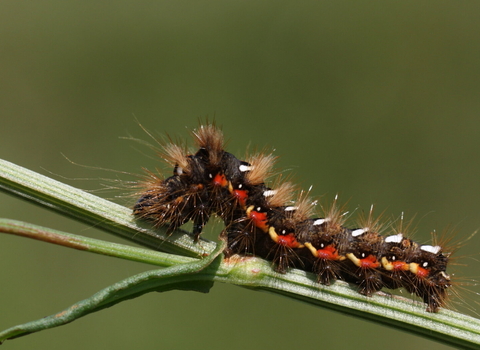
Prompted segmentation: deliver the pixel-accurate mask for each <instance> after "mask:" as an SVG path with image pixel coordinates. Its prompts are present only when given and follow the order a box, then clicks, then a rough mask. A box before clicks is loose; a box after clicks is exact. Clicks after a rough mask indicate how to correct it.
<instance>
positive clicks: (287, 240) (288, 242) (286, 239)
mask: <svg viewBox="0 0 480 350" xmlns="http://www.w3.org/2000/svg"><path fill="white" fill-rule="evenodd" d="M277 243H278V244H280V245H283V246H286V247H289V248H298V246H299V245H300V244H299V243H298V241H297V240H296V239H295V236H294V235H293V234H292V233H290V234H288V235H285V236H280V235H279V236H278V241H277Z"/></svg>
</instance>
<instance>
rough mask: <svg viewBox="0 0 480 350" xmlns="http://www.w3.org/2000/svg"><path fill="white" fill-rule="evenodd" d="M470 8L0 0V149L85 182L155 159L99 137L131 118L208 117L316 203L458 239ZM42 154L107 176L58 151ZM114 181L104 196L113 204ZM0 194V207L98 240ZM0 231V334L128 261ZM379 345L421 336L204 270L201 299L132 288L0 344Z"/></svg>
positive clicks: (473, 72)
mask: <svg viewBox="0 0 480 350" xmlns="http://www.w3.org/2000/svg"><path fill="white" fill-rule="evenodd" d="M479 10H480V4H479V3H478V2H462V3H458V2H448V1H440V2H439V1H425V2H421V3H418V2H413V1H402V2H389V3H385V2H380V1H371V2H355V1H343V2H327V1H315V2H314V1H307V2H302V3H298V2H291V1H262V2H256V1H242V2H240V1H238V2H232V1H229V2H226V1H175V2H171V1H156V2H147V1H139V2H133V1H122V2H117V3H112V2H106V1H96V2H74V3H71V2H61V1H42V2H26V1H15V2H12V1H10V2H2V3H1V4H0V35H1V38H2V40H1V42H0V49H1V53H2V54H1V55H0V66H1V67H2V69H1V70H0V74H1V75H0V96H1V97H0V118H1V125H2V127H1V130H2V140H1V147H0V158H4V159H7V160H9V161H12V162H14V163H17V164H19V165H22V166H25V167H27V168H30V169H32V170H35V171H40V172H43V173H45V174H48V175H49V176H52V173H53V174H54V175H53V176H54V177H57V178H58V179H61V180H62V181H65V182H68V183H70V184H72V185H74V186H77V187H80V188H84V189H91V190H96V189H101V188H102V185H101V184H102V183H103V182H104V181H102V180H101V178H119V179H122V180H128V179H135V177H134V176H130V175H128V173H131V174H136V173H139V172H141V168H142V167H147V168H150V169H154V168H155V167H158V168H160V169H162V168H163V165H162V164H161V163H159V162H158V161H157V160H156V159H155V155H154V154H153V152H151V150H149V149H148V148H145V147H142V146H141V145H140V144H138V143H134V142H129V141H125V140H122V139H119V136H128V135H133V136H134V137H138V138H141V139H145V140H147V139H148V136H147V135H145V133H144V132H143V131H142V130H141V128H140V127H139V126H138V124H137V122H136V121H135V117H136V118H137V119H138V120H139V121H140V123H141V124H142V125H144V126H145V127H146V128H147V129H148V130H151V131H155V132H158V133H159V134H165V133H168V134H169V135H171V136H172V137H173V138H176V137H179V138H181V139H184V138H188V130H191V129H192V128H193V127H195V126H196V125H197V123H198V121H197V120H198V118H203V119H205V118H206V117H207V116H209V117H210V118H212V117H215V118H216V120H217V121H218V123H219V124H221V125H223V127H224V131H225V133H226V135H227V138H229V139H230V141H229V144H228V149H229V150H230V151H231V152H233V153H235V154H237V155H239V156H240V155H241V154H244V152H245V148H246V146H247V145H250V149H264V148H265V149H267V150H272V149H275V154H276V155H279V156H280V157H281V158H280V160H279V164H278V168H279V169H290V170H288V171H285V172H283V174H284V175H285V176H289V177H293V179H294V180H295V181H298V182H299V183H300V184H301V186H302V187H303V188H308V187H309V186H310V184H313V185H314V188H313V192H312V194H313V195H315V196H318V197H321V196H323V195H324V196H323V197H321V198H320V200H321V201H322V200H324V201H326V202H328V201H330V200H331V199H332V198H333V196H334V195H335V194H336V193H339V194H340V198H343V200H344V201H345V202H347V201H348V202H349V204H348V207H349V208H350V209H351V210H352V211H354V210H355V209H356V208H358V209H357V211H358V210H368V208H369V206H370V204H371V203H375V204H376V206H377V208H378V212H382V211H385V214H384V215H385V219H386V220H387V221H388V220H394V219H395V218H398V217H399V215H400V213H401V212H402V211H405V213H406V214H405V215H406V216H407V217H413V216H415V215H416V220H415V224H416V228H417V229H416V231H417V232H416V234H415V238H416V239H418V240H420V241H427V240H428V239H429V232H430V230H432V229H437V230H439V231H440V232H441V231H442V230H443V229H444V228H445V227H449V225H451V226H450V227H452V228H453V229H454V230H456V231H457V232H458V237H459V238H464V237H467V236H469V235H470V234H471V233H472V232H474V231H475V230H476V229H477V228H478V227H480V225H479V222H480V219H479V215H478V211H479V208H480V203H479V202H480V199H479V198H480V197H479V196H478V193H479V186H480V185H479V181H478V178H479V176H480V165H479V163H478V153H479V150H480V138H479V137H478V135H479V129H480V118H479V117H478V114H479V111H480V98H479V94H480V79H479V78H480V65H479V64H478V62H480V40H479V36H480V35H479V33H480V22H479V21H478V13H479ZM134 116H135V117H134ZM62 153H63V154H65V155H66V156H67V157H68V158H69V159H71V160H72V161H74V162H76V163H79V164H83V165H88V166H94V167H99V168H100V167H101V168H107V169H114V170H116V171H119V172H125V173H124V174H122V173H115V172H106V171H102V170H99V169H98V170H94V169H90V168H87V167H82V166H78V165H74V164H72V163H70V162H68V161H67V160H66V159H65V158H64V157H63V156H62ZM168 171H170V170H168ZM85 179H90V180H85ZM125 192H128V191H126V190H123V191H122V190H120V191H117V192H106V193H105V194H104V196H105V197H107V198H115V197H116V196H120V197H119V198H118V201H119V203H122V204H125V205H131V202H132V200H131V199H129V198H125V197H124V196H122V194H123V193H125ZM0 198H1V201H0V209H1V212H2V216H5V217H9V218H12V219H19V220H25V221H30V222H33V223H36V224H39V225H44V226H49V227H53V228H56V229H60V230H64V231H69V232H73V233H79V234H83V235H88V236H92V237H96V238H100V239H109V240H111V239H112V238H111V237H108V236H106V235H105V234H104V233H102V232H100V231H97V230H95V228H94V227H85V226H83V225H80V224H78V223H74V222H73V223H72V222H70V221H69V220H66V219H64V218H62V217H59V216H58V215H54V214H53V213H50V212H48V211H46V210H44V209H39V208H36V207H34V206H32V205H31V204H28V203H24V202H22V201H20V200H17V199H14V198H12V197H9V196H7V195H3V194H1V195H0ZM354 216H355V215H353V217H354ZM217 232H218V229H217V230H215V229H214V232H212V233H211V234H210V235H209V237H212V238H214V237H215V236H216V234H217ZM0 240H1V241H0V245H1V247H2V253H1V256H0V259H1V260H0V264H1V265H0V266H2V267H3V268H2V269H0V278H1V280H2V286H3V287H2V299H1V301H0V308H1V317H0V328H2V329H3V328H7V327H9V326H11V325H14V324H18V323H22V322H25V321H27V320H30V319H35V318H38V317H41V316H44V315H47V314H51V313H52V312H55V311H56V310H60V309H62V308H64V307H66V306H67V305H70V304H71V303H72V302H74V301H76V300H80V299H82V298H85V297H86V296H88V295H90V294H92V293H93V292H95V291H97V290H99V289H100V288H103V287H105V286H107V285H108V284H111V283H113V282H115V281H117V280H120V279H122V278H125V277H127V276H130V275H133V274H134V273H137V272H140V271H144V270H145V269H147V268H148V267H146V266H141V265H140V264H134V263H127V262H123V261H112V259H108V258H104V257H97V256H93V255H92V256H90V255H89V254H84V253H81V252H75V251H70V250H67V249H62V248H60V247H53V246H49V245H47V244H43V243H39V242H29V241H27V240H22V239H19V238H15V237H6V236H0ZM479 243H480V237H478V235H477V236H475V237H474V238H473V239H472V240H470V241H469V243H468V245H467V246H466V247H464V249H462V250H461V251H460V252H459V254H458V255H464V256H465V257H464V258H463V259H459V263H462V264H464V265H467V266H458V268H457V269H455V270H456V271H458V274H457V275H458V276H460V279H462V278H461V276H463V277H464V278H463V280H466V281H468V280H470V279H471V278H475V277H477V278H478V261H477V260H478V246H479ZM454 267H455V266H454ZM65 285H68V286H69V288H68V289H66V288H65ZM469 289H472V288H470V287H469ZM462 295H463V296H464V300H460V302H461V304H462V305H460V306H457V305H455V307H457V308H459V309H462V310H463V308H464V307H465V306H467V308H469V309H470V310H467V312H476V310H475V309H476V308H478V307H477V305H476V302H477V301H478V297H477V298H475V297H474V295H473V293H462ZM186 330H187V331H186ZM347 330H348V333H349V337H348V339H345V333H346V332H347ZM187 334H188V336H186V335H187ZM372 335H374V336H372ZM394 339H395V340H394ZM397 339H398V340H397ZM400 339H401V340H400ZM392 340H394V341H392ZM386 341H388V344H389V348H390V349H392V350H393V349H403V348H404V347H405V344H406V343H407V342H408V343H409V344H411V347H412V348H419V347H421V346H427V345H432V344H429V342H428V341H426V340H423V339H419V338H416V337H412V336H410V335H405V334H403V333H399V332H397V331H395V330H393V329H388V328H382V329H379V327H378V326H376V325H372V324H370V323H368V322H363V321H360V320H358V319H352V318H347V317H345V316H342V315H338V314H334V313H332V312H329V311H325V310H321V309H317V308H312V307H310V306H308V305H303V304H301V303H296V302H293V301H290V300H287V299H282V298H280V297H278V296H273V295H269V294H262V293H254V292H251V291H247V290H242V289H240V288H235V287H232V286H224V285H217V286H215V287H214V288H213V290H212V292H211V293H210V294H208V295H196V294H194V293H182V292H172V293H167V294H164V295H160V294H158V295H155V294H151V295H147V296H145V297H143V298H140V299H137V300H134V301H131V302H129V303H125V304H121V305H119V306H117V307H115V308H112V309H110V310H107V311H105V312H102V313H99V314H97V315H92V316H91V317H89V318H86V319H84V320H80V321H79V322H75V323H74V324H71V325H69V326H66V327H61V328H59V329H55V330H52V331H48V332H43V333H41V334H38V335H33V336H31V337H27V338H24V339H18V340H16V341H12V342H9V343H8V344H6V345H5V346H8V347H9V348H10V349H31V348H36V349H46V348H49V349H50V348H56V347H58V348H60V347H61V348H65V347H66V346H68V347H69V348H70V349H86V348H88V349H105V348H117V349H130V348H132V347H136V348H142V349H150V348H152V349H153V348H158V347H164V348H169V349H188V348H192V349H193V348H205V347H208V348H209V349H224V348H225V347H226V346H227V347H228V348H229V349H243V348H245V347H247V346H248V347H251V348H265V347H273V346H274V347H275V348H278V349H283V348H292V347H295V348H301V347H311V346H320V344H319V343H321V345H322V346H324V347H329V346H334V345H338V344H339V343H340V344H342V347H343V348H345V349H347V348H349V347H351V348H366V347H367V346H368V347H369V348H370V349H377V348H384V346H385V343H386ZM435 346H437V348H439V349H440V348H442V346H440V345H438V344H436V345H435Z"/></svg>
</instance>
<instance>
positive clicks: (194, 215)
mask: <svg viewBox="0 0 480 350" xmlns="http://www.w3.org/2000/svg"><path fill="white" fill-rule="evenodd" d="M192 136H193V139H194V142H195V144H196V146H197V148H198V150H197V151H195V152H191V151H189V150H188V149H186V147H182V146H181V145H178V144H176V143H173V142H170V143H168V144H166V145H164V148H163V151H162V157H163V158H164V159H165V161H166V162H167V163H168V164H170V165H171V166H172V167H173V175H172V176H170V177H167V178H163V177H161V176H159V175H156V174H154V173H152V172H149V173H148V176H147V180H145V182H144V183H143V184H142V190H141V192H140V193H139V194H138V195H139V199H138V200H137V202H136V203H135V205H134V207H133V215H134V216H135V217H136V218H138V219H144V220H148V221H151V222H152V223H153V225H155V226H165V225H167V226H168V230H170V231H173V230H175V229H177V228H178V227H180V226H182V225H183V224H185V223H187V222H189V221H191V222H192V223H193V232H192V234H193V236H194V238H195V240H198V238H199V237H200V235H201V233H202V230H203V227H204V226H205V224H206V223H207V222H208V221H209V219H210V217H211V216H212V215H216V216H218V217H220V218H221V220H223V222H224V224H225V232H226V236H227V248H226V251H225V252H224V254H225V257H227V258H228V257H230V256H232V255H233V254H240V255H247V256H248V255H250V256H257V257H261V258H264V259H267V260H270V261H272V264H273V266H274V268H275V270H276V271H278V272H280V273H285V272H286V271H287V270H288V269H289V268H299V269H304V270H305V271H308V272H312V273H314V274H315V275H316V276H317V281H318V283H321V284H325V285H330V284H332V283H334V282H335V281H336V280H344V281H347V282H349V283H351V284H354V285H356V286H357V290H358V292H359V293H361V294H363V295H366V296H371V295H372V294H373V293H375V292H377V291H380V290H381V289H383V288H388V289H397V288H405V289H406V290H407V291H408V292H409V293H412V294H415V295H417V296H418V297H419V298H420V299H421V300H423V302H424V303H425V304H426V305H427V307H426V311H428V312H438V310H439V308H441V307H445V306H446V304H447V300H448V289H449V288H450V287H451V286H452V281H451V278H450V276H449V275H448V274H447V272H446V269H447V265H448V262H449V258H450V254H451V252H450V251H448V249H446V248H445V247H442V246H441V245H427V244H419V243H417V242H415V241H413V240H411V239H410V238H408V237H406V236H405V232H404V231H405V225H404V220H403V215H402V218H401V219H400V220H398V224H397V227H391V228H390V230H391V232H390V234H381V233H382V231H383V229H384V227H383V225H382V224H381V220H380V219H381V216H378V217H376V216H375V215H374V212H373V207H372V208H371V210H370V211H369V212H368V213H367V214H365V215H363V216H362V217H361V218H360V219H359V221H358V223H357V226H356V227H353V228H348V227H347V226H346V225H345V222H346V220H347V218H346V215H345V212H344V210H343V208H342V207H341V206H339V205H338V203H337V199H338V198H337V197H335V200H334V201H333V204H331V205H330V206H329V207H327V206H325V207H324V206H322V215H321V216H319V217H315V214H314V213H315V206H316V204H317V203H316V201H312V200H311V199H310V198H309V197H308V191H299V190H298V189H297V188H296V187H295V186H294V185H293V184H291V183H290V182H286V181H283V182H282V181H279V182H278V183H277V184H276V185H275V186H272V187H269V186H268V185H267V184H266V180H265V179H267V178H269V177H270V176H271V175H272V174H273V166H274V163H275V161H276V157H275V156H273V155H272V154H261V153H259V154H254V155H251V156H249V157H248V158H247V160H245V161H243V160H240V159H238V158H237V157H235V156H234V155H233V154H231V153H229V152H227V151H225V150H224V146H225V141H224V136H223V132H222V131H221V130H220V128H218V127H217V126H216V124H215V122H213V123H206V124H205V125H200V126H199V127H198V128H197V129H195V130H194V131H193V132H192ZM295 193H298V195H297V198H296V199H295V198H294V197H295Z"/></svg>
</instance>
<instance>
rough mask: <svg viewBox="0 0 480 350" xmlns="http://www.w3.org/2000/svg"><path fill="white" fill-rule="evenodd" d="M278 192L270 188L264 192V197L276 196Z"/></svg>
mask: <svg viewBox="0 0 480 350" xmlns="http://www.w3.org/2000/svg"><path fill="white" fill-rule="evenodd" d="M276 193H277V191H276V190H268V191H265V192H263V196H264V197H272V196H274V195H275V194H276Z"/></svg>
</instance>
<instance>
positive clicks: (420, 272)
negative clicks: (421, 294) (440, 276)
mask: <svg viewBox="0 0 480 350" xmlns="http://www.w3.org/2000/svg"><path fill="white" fill-rule="evenodd" d="M429 274H430V272H429V271H428V270H427V269H424V268H423V267H420V266H419V267H418V269H417V276H418V277H420V278H427V277H428V275H429Z"/></svg>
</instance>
